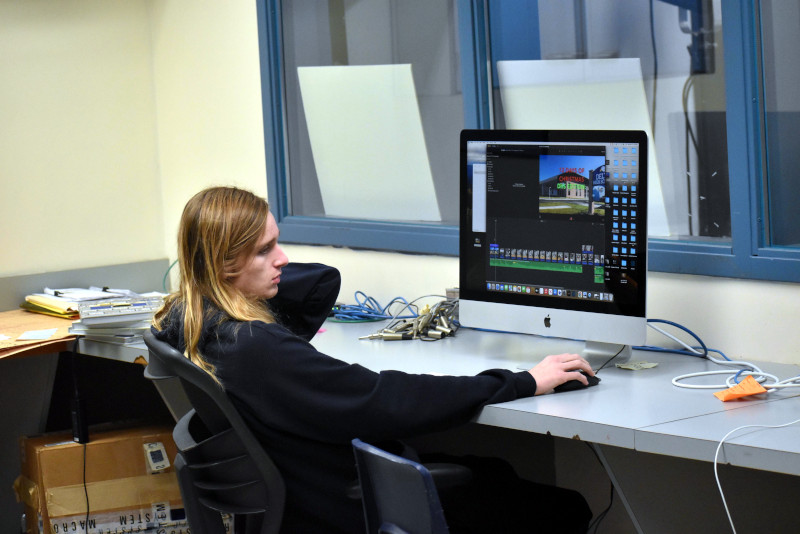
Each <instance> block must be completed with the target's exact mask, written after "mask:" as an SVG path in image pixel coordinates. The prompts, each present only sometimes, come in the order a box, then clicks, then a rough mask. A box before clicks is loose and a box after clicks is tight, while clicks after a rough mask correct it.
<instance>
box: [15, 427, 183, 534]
mask: <svg viewBox="0 0 800 534" xmlns="http://www.w3.org/2000/svg"><path fill="white" fill-rule="evenodd" d="M158 444H160V445H158ZM20 453H21V460H22V474H21V475H20V477H19V478H18V479H17V481H16V483H15V488H16V491H17V496H18V498H19V499H20V500H21V501H22V502H23V503H25V515H26V527H27V533H28V534H39V533H47V534H63V533H77V534H81V533H83V534H95V533H98V534H99V533H104V534H105V533H107V532H114V533H123V532H151V531H152V532H156V531H157V530H156V529H159V530H158V531H159V532H172V531H173V530H174V532H176V533H179V532H188V524H187V523H186V521H185V520H184V519H183V518H184V512H183V504H182V501H181V495H180V490H179V488H178V480H177V477H176V476H175V469H174V467H173V466H172V465H171V462H172V460H173V459H174V458H175V454H176V448H175V443H174V442H173V441H172V429H171V428H166V427H145V428H141V427H140V428H129V429H124V430H115V431H109V432H102V433H93V434H90V441H89V443H87V444H86V445H83V444H80V443H76V442H74V441H73V440H72V435H71V434H70V433H64V434H48V435H43V436H37V437H31V438H22V440H21V442H20ZM164 460H167V461H166V462H165V461H164ZM87 497H88V504H89V508H88V514H87ZM87 517H88V522H87ZM164 527H173V528H168V529H167V530H164Z"/></svg>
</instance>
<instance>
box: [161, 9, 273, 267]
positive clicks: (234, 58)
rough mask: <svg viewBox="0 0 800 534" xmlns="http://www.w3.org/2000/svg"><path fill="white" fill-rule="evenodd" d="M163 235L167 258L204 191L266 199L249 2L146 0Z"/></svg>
mask: <svg viewBox="0 0 800 534" xmlns="http://www.w3.org/2000/svg"><path fill="white" fill-rule="evenodd" d="M147 3H148V4H149V5H150V6H151V23H152V35H153V64H154V72H155V76H154V78H155V95H156V98H155V100H156V116H157V118H158V120H157V122H158V148H159V166H160V175H161V184H162V189H161V191H162V194H163V197H164V211H163V218H162V221H163V235H164V238H163V239H164V241H165V243H166V246H167V249H166V250H167V253H168V254H169V255H170V256H172V257H174V256H175V253H174V250H175V235H176V232H177V227H178V221H179V219H180V214H181V210H182V209H183V206H184V205H185V204H186V201H187V200H188V199H189V197H191V196H192V195H193V194H194V193H196V192H198V191H199V190H201V189H202V188H204V187H207V186H209V185H238V186H241V187H245V188H248V189H250V190H252V191H253V192H255V193H257V194H259V195H263V196H266V194H267V182H266V178H265V177H266V173H267V171H266V164H265V160H264V130H263V126H262V124H263V121H262V116H261V79H260V70H259V58H258V29H257V27H256V2H254V1H247V2H241V1H239V2H220V1H214V0H168V1H162V0H148V2H147Z"/></svg>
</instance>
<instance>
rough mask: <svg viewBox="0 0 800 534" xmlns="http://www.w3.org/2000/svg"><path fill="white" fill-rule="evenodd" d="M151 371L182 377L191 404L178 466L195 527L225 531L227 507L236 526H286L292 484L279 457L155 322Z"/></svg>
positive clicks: (180, 433) (181, 426) (210, 532)
mask: <svg viewBox="0 0 800 534" xmlns="http://www.w3.org/2000/svg"><path fill="white" fill-rule="evenodd" d="M144 341H145V344H146V345H147V348H148V349H149V353H150V358H149V362H148V365H147V368H146V369H145V372H144V374H145V377H146V378H148V379H150V380H165V379H171V378H176V377H177V378H178V379H179V381H180V383H181V385H182V386H183V389H184V391H185V393H186V396H187V397H188V399H189V402H190V404H191V406H192V409H191V410H189V412H188V413H186V414H185V415H183V417H181V418H180V420H179V421H178V422H177V424H176V425H175V429H174V430H173V433H172V436H173V438H174V439H175V445H176V446H177V449H178V454H177V457H176V458H175V462H174V465H175V470H176V472H177V476H178V485H179V486H180V491H181V497H182V498H183V506H184V510H185V511H186V518H187V520H188V521H189V526H190V528H191V529H192V533H193V534H225V527H224V524H223V520H222V516H221V514H231V515H232V516H233V517H234V518H235V520H234V521H235V524H236V527H237V532H239V525H240V524H241V523H242V522H244V524H245V525H246V533H247V534H273V533H277V532H278V531H279V530H280V525H281V520H282V518H283V509H284V501H285V497H286V488H285V485H284V481H283V478H282V476H281V474H280V472H279V471H278V469H277V467H275V464H274V463H273V462H272V460H271V459H270V457H269V456H268V455H267V453H266V451H264V449H263V447H262V446H261V444H260V443H259V442H258V440H257V439H256V438H255V436H253V434H252V432H251V431H250V429H249V428H248V427H247V425H246V423H245V422H244V420H243V419H242V417H241V415H240V414H239V412H238V410H237V409H236V408H235V407H234V406H233V404H232V403H231V401H230V399H229V398H228V396H227V394H226V393H225V391H224V390H223V389H222V388H221V387H220V385H219V384H218V383H217V382H215V381H214V379H213V378H212V377H211V376H210V375H209V374H208V373H206V372H205V371H204V370H202V369H201V368H200V367H198V366H197V365H195V364H194V363H192V362H191V361H190V360H189V359H188V358H186V357H185V356H184V355H183V354H181V353H180V352H178V351H177V350H175V349H174V348H173V347H172V346H170V345H169V344H167V343H164V342H163V341H160V340H158V339H156V338H155V336H153V334H152V332H150V331H149V330H148V331H147V332H145V334H144Z"/></svg>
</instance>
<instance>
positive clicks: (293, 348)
mask: <svg viewBox="0 0 800 534" xmlns="http://www.w3.org/2000/svg"><path fill="white" fill-rule="evenodd" d="M250 331H251V332H252V335H251V336H246V335H245V330H241V331H240V332H239V335H238V341H237V348H236V353H237V357H236V358H235V359H233V358H231V359H226V360H227V361H226V362H225V363H221V365H220V366H219V367H218V371H219V373H220V375H219V376H220V379H221V380H222V382H223V384H224V385H225V388H226V390H227V391H228V393H229V394H230V395H231V396H232V397H233V398H235V399H236V400H237V401H238V403H239V405H240V406H244V407H246V410H247V411H249V412H250V414H251V416H252V417H255V418H257V419H258V420H260V421H261V423H262V424H265V425H267V426H270V427H273V428H280V429H282V430H283V431H285V432H290V433H292V434H297V435H302V436H305V437H307V438H310V439H316V440H319V441H325V442H336V443H341V442H347V441H349V440H350V439H352V438H353V437H361V438H362V439H372V440H375V441H380V440H384V439H402V438H404V437H409V436H412V435H419V434H424V433H427V432H432V431H437V430H444V429H446V428H451V427H454V426H458V425H461V424H464V423H467V422H469V421H470V420H471V419H472V418H473V417H474V416H475V415H476V413H477V412H478V410H479V409H480V408H481V407H483V406H485V405H486V404H493V403H499V402H505V401H510V400H513V399H516V398H520V397H529V396H532V395H533V394H534V393H535V392H536V381H535V379H534V378H533V376H532V375H531V374H530V373H528V372H524V371H522V372H516V373H515V372H511V371H508V370H491V371H485V372H483V373H481V374H479V375H477V376H462V377H455V376H432V375H414V374H407V373H402V372H399V371H383V372H380V373H375V372H373V371H370V370H369V369H366V368H364V367H362V366H360V365H354V364H348V363H345V362H343V361H340V360H337V359H335V358H331V357H329V356H326V355H325V354H322V353H320V352H318V351H317V350H316V349H314V347H312V346H311V345H310V344H308V343H307V342H305V341H303V340H302V339H299V338H297V337H295V336H292V335H291V334H289V333H288V332H286V331H285V329H283V328H282V327H281V326H280V325H266V324H263V323H254V324H253V325H252V329H251V330H250Z"/></svg>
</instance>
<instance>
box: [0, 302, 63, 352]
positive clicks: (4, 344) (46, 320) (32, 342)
mask: <svg viewBox="0 0 800 534" xmlns="http://www.w3.org/2000/svg"><path fill="white" fill-rule="evenodd" d="M71 325H72V320H71V319H62V318H60V317H52V316H50V315H43V314H41V313H33V312H29V311H25V310H11V311H5V312H0V335H1V336H8V338H9V339H0V360H3V359H6V358H13V357H20V356H31V355H34V354H42V353H46V352H60V351H62V350H66V349H68V348H69V344H70V342H71V341H72V340H73V339H75V336H74V335H72V334H70V333H69V327H70V326H71ZM51 328H55V329H56V333H55V334H53V335H52V336H50V338H48V339H45V340H38V339H29V340H17V338H18V337H19V336H20V335H22V334H23V333H25V332H29V331H31V330H48V329H51Z"/></svg>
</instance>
